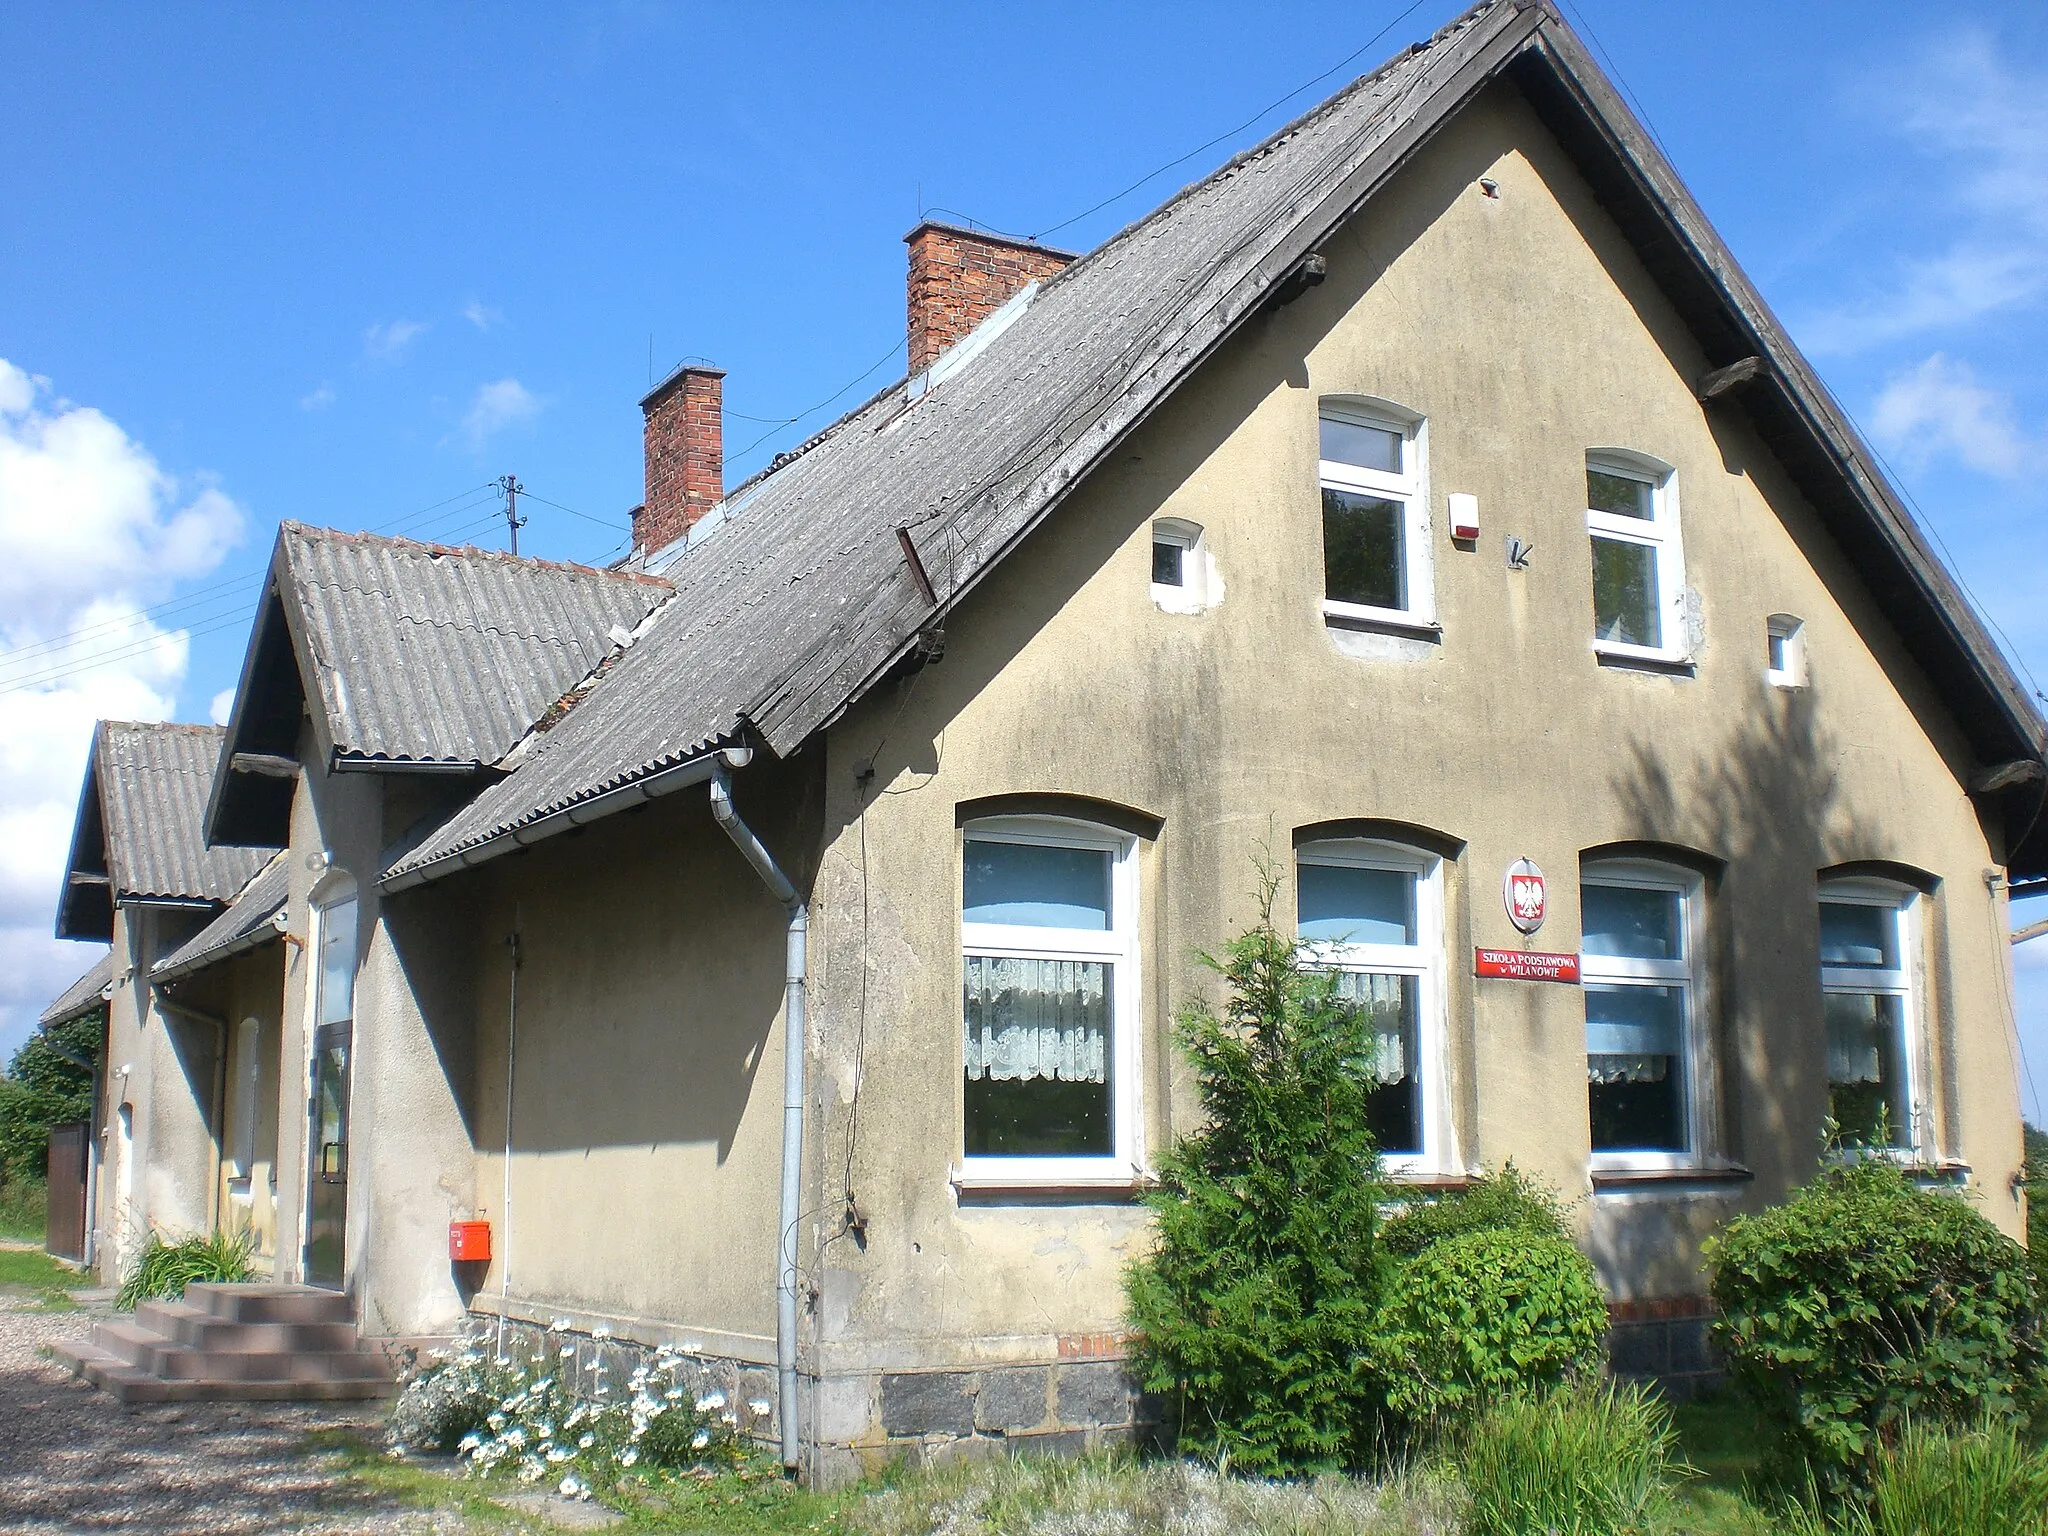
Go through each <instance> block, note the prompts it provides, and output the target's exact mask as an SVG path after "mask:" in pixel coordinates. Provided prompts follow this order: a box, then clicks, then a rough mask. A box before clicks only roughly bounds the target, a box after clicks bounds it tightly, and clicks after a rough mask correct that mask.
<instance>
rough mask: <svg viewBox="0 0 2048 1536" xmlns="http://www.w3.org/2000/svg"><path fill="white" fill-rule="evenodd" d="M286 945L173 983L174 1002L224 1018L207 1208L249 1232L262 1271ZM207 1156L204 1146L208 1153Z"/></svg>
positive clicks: (271, 1254) (273, 1231)
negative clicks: (224, 1050)
mask: <svg viewBox="0 0 2048 1536" xmlns="http://www.w3.org/2000/svg"><path fill="white" fill-rule="evenodd" d="M285 950H286V947H285V946H284V945H283V944H280V943H277V942H274V941H273V942H268V943H265V944H264V945H262V946H261V947H259V948H257V949H254V950H250V951H248V952H246V953H243V954H240V955H236V956H234V957H233V958H231V959H228V960H224V961H220V962H218V963H216V964H214V965H211V966H208V967H207V968H205V969H204V970H201V971H199V972H197V973H195V974H193V975H191V976H189V977H186V978H184V979H182V980H181V981H180V982H179V983H178V984H177V986H176V988H175V991H176V994H177V999H178V1001H180V1002H183V1003H184V1004H186V1005H187V1006H188V1007H191V1008H195V1009H197V1010H199V1011H200V1012H202V1013H207V1014H211V1015H212V1016H214V1017H215V1018H218V1019H223V1020H225V1021H226V1023H227V1037H228V1042H227V1043H228V1055H227V1062H226V1072H225V1074H224V1076H223V1078H222V1079H221V1082H220V1084H219V1088H220V1111H219V1116H218V1124H219V1127H220V1136H219V1157H218V1159H216V1160H215V1167H216V1170H217V1177H218V1180H219V1187H218V1188H217V1189H216V1190H215V1191H214V1193H213V1196H212V1202H213V1205H212V1208H213V1210H214V1211H215V1212H216V1214H217V1217H218V1220H219V1224H220V1225H222V1226H225V1227H228V1228H230V1229H234V1230H239V1229H242V1228H246V1229H247V1230H248V1231H249V1233H250V1234H251V1236H252V1238H253V1240H254V1245H255V1246H254V1252H253V1255H252V1257H253V1259H254V1261H255V1267H256V1268H257V1270H258V1271H259V1272H262V1273H266V1274H267V1273H270V1272H272V1271H273V1269H274V1267H275V1263H276V1257H277V1191H276V1167H277V1114H278V1098H279V1086H278V1072H279V1052H280V1045H281V1040H280V1031H279V1024H280V1020H279V1008H280V1005H281V1003H282V1000H283V984H284V983H283V967H284V955H285ZM245 1019H254V1020H255V1021H256V1025H257V1028H256V1032H255V1039H254V1041H253V1042H252V1043H253V1049H252V1050H250V1051H249V1052H248V1053H247V1054H246V1055H245V1054H244V1051H243V1046H242V1039H241V1025H242V1021H243V1020H245ZM251 1071H253V1073H254V1075H255V1093H254V1096H253V1103H250V1104H246V1105H245V1102H244V1097H243V1091H242V1087H241V1084H242V1081H243V1077H244V1074H245V1073H247V1072H251ZM209 1102H211V1101H210V1100H209ZM245 1113H246V1115H247V1119H248V1121H249V1128H248V1132H247V1136H246V1140H247V1142H248V1144H249V1146H250V1149H251V1150H252V1152H253V1154H254V1155H253V1156H252V1158H251V1159H250V1163H249V1166H248V1168H247V1169H246V1170H243V1172H244V1173H245V1174H246V1176H247V1177H248V1180H249V1185H248V1192H247V1197H246V1199H245V1198H242V1197H239V1196H238V1195H237V1194H236V1193H235V1192H234V1191H233V1190H232V1188H231V1183H232V1181H233V1179H234V1178H235V1177H236V1165H235V1162H234V1156H235V1151H236V1149H237V1148H238V1147H239V1146H241V1145H243V1143H244V1129H243V1125H244V1117H245ZM212 1153H213V1148H212V1147H211V1146H209V1148H208V1154H209V1157H210V1158H211V1157H212Z"/></svg>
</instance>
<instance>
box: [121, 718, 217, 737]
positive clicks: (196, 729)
mask: <svg viewBox="0 0 2048 1536" xmlns="http://www.w3.org/2000/svg"><path fill="white" fill-rule="evenodd" d="M99 723H100V724H101V725H102V726H104V727H106V728H107V729H108V730H120V731H188V732H190V733H192V734H193V735H195V736H211V735H215V734H219V735H225V734H226V733H227V727H226V726H224V725H213V724H211V723H209V722H206V721H202V720H101V721H100V722H99Z"/></svg>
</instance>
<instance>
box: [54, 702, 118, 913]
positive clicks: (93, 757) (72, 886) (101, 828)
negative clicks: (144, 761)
mask: <svg viewBox="0 0 2048 1536" xmlns="http://www.w3.org/2000/svg"><path fill="white" fill-rule="evenodd" d="M104 730H105V727H104V726H94V727H93V733H92V746H91V747H90V748H89V749H88V750H87V752H86V758H85V782H84V784H83V785H82V786H81V787H80V789H79V791H78V811H77V814H76V815H75V816H74V817H73V818H72V822H71V850H70V853H69V854H68V855H67V856H66V858H65V861H64V888H63V890H62V891H60V892H59V893H58V896H57V937H58V938H60V939H94V940H97V941H99V942H100V943H102V944H109V943H112V942H113V938H114V881H113V873H112V871H111V870H110V869H109V868H108V865H107V828H106V818H105V814H104V812H103V811H102V810H101V807H100V771H99V763H100V736H101V733H102V732H103V731H104Z"/></svg>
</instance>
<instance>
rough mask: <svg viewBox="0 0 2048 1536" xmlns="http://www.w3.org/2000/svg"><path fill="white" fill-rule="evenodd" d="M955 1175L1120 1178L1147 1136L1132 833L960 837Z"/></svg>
mask: <svg viewBox="0 0 2048 1536" xmlns="http://www.w3.org/2000/svg"><path fill="white" fill-rule="evenodd" d="M961 864H962V868H961V922H960V938H961V951H962V955H961V1017H962V1022H963V1029H962V1036H963V1042H964V1043H963V1072H962V1117H961V1118H962V1154H963V1155H962V1161H961V1167H960V1173H959V1175H958V1177H957V1179H956V1182H957V1183H958V1184H960V1185H961V1187H963V1188H968V1187H973V1186H975V1185H977V1184H979V1185H985V1186H992V1187H993V1186H1022V1185H1034V1184H1036V1185H1051V1186H1067V1187H1073V1186H1086V1185H1089V1184H1127V1183H1128V1182H1129V1181H1130V1180H1131V1179H1132V1178H1133V1177H1134V1175H1135V1174H1136V1171H1137V1168H1138V1163H1139V1154H1140V1147H1141V1125H1140V1103H1141V1100H1140V1086H1139V1085H1140V1078H1139V1056H1138V1027H1139V1026H1138V1018H1139V1012H1138V1010H1139V1003H1138V999H1139V991H1138V946H1137V933H1138V879H1137V861H1136V839H1135V838H1132V837H1129V836H1126V835H1123V834H1121V833H1118V832H1114V831H1112V830H1109V829H1107V828H1103V827H1095V826H1090V825H1087V824H1085V823H1081V822H1070V821H1063V820H1057V819H1054V818H1049V817H1046V818H1040V817H1001V818H992V819H989V820H986V821H979V822H975V823H973V824H972V825H971V826H969V827H968V828H967V830H966V833H965V836H964V839H963V842H962V860H961Z"/></svg>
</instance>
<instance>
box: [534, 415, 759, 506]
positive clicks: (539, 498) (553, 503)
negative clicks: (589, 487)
mask: <svg viewBox="0 0 2048 1536" xmlns="http://www.w3.org/2000/svg"><path fill="white" fill-rule="evenodd" d="M747 419H748V420H749V421H753V420H755V419H756V418H755V417H751V416H750V417H748V418H747ZM784 425H785V426H786V425H788V423H786V422H785V423H784ZM519 494H520V495H522V496H524V497H525V498H526V499H527V500H528V501H537V502H539V503H540V504H541V505H542V506H544V507H553V508H554V509H555V510H556V511H557V512H566V513H568V514H569V515H570V516H571V517H580V518H582V519H583V521H585V522H586V523H595V524H597V526H598V527H600V528H610V529H614V530H617V529H620V528H624V527H625V526H626V525H625V524H624V523H615V522H613V521H612V520H611V519H610V518H606V517H592V516H591V515H590V514H589V513H588V512H578V511H577V510H576V509H575V508H574V507H565V506H563V505H562V504H561V503H560V502H559V501H549V500H548V499H547V497H545V496H538V495H535V494H534V493H533V492H532V491H529V490H527V489H525V488H524V487H521V488H520V492H519Z"/></svg>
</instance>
